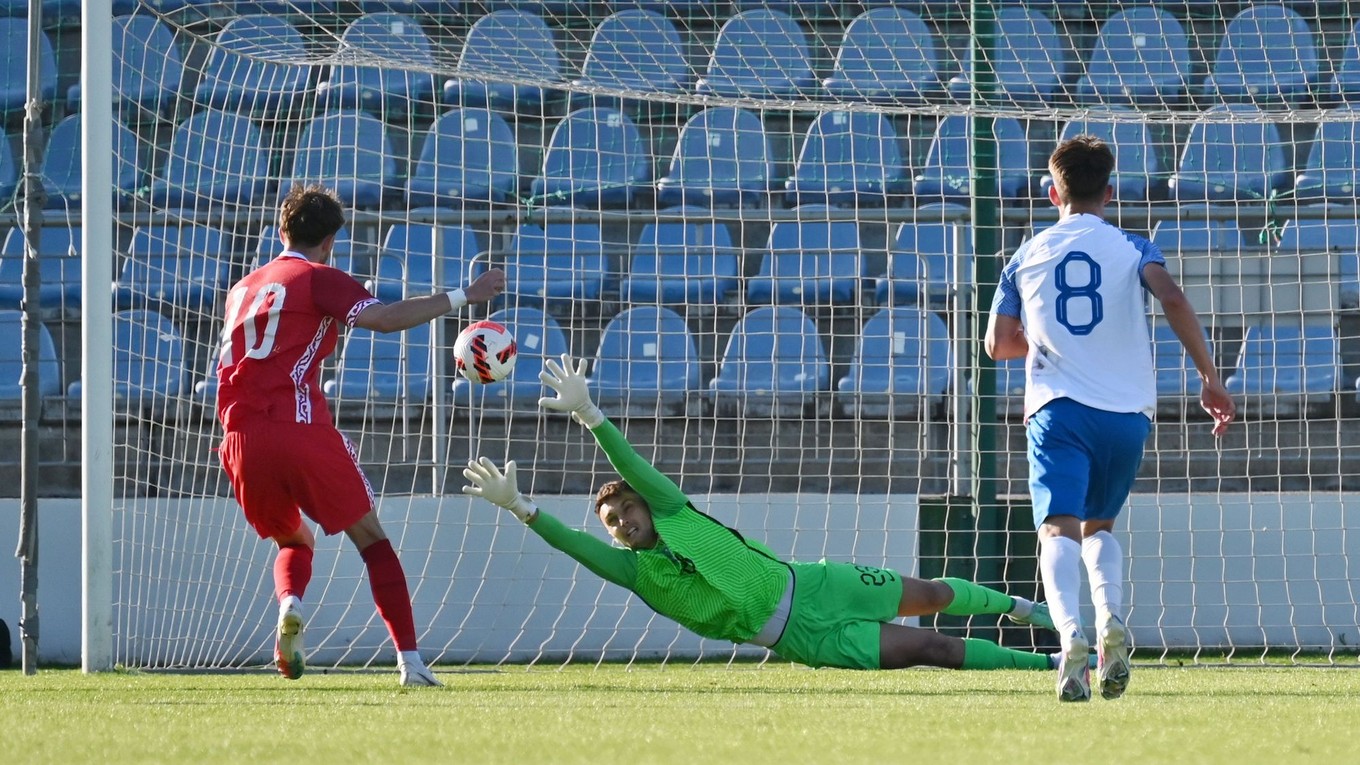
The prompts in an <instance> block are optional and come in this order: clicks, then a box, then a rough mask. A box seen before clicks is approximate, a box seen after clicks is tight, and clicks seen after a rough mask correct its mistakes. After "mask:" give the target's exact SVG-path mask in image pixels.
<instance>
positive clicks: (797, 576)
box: [772, 560, 902, 669]
mask: <svg viewBox="0 0 1360 765" xmlns="http://www.w3.org/2000/svg"><path fill="white" fill-rule="evenodd" d="M790 566H792V568H793V576H794V585H793V587H794V589H793V604H792V606H791V608H790V609H789V622H788V624H787V625H786V626H785V627H784V634H783V635H782V636H781V637H780V638H779V642H777V643H775V644H774V646H773V649H772V650H774V652H775V653H777V654H779V655H780V656H782V657H784V658H785V659H788V660H789V661H796V662H798V663H799V664H806V665H808V666H809V667H841V668H843V669H878V667H879V661H878V649H879V629H880V628H881V626H882V624H883V623H884V622H887V621H892V620H893V619H895V618H897V609H898V607H899V606H900V605H901V602H902V577H901V576H899V575H898V574H897V572H896V571H893V570H892V569H887V568H876V567H874V566H859V565H855V564H853V563H836V562H828V561H826V560H822V561H820V562H818V563H791V564H790Z"/></svg>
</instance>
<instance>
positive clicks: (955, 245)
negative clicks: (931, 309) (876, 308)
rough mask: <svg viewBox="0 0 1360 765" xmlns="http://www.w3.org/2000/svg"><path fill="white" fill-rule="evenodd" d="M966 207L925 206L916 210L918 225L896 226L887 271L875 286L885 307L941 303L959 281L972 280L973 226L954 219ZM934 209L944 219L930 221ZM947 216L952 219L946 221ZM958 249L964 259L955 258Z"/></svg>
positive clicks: (875, 297) (878, 296)
mask: <svg viewBox="0 0 1360 765" xmlns="http://www.w3.org/2000/svg"><path fill="white" fill-rule="evenodd" d="M967 211H968V209H967V208H966V207H963V206H962V205H956V204H933V205H925V206H922V207H920V208H917V216H918V217H917V220H916V222H915V223H910V222H908V223H903V224H901V225H900V226H898V227H897V234H896V235H895V236H894V237H893V242H892V245H891V246H890V248H889V250H888V267H887V272H886V273H885V274H884V276H882V277H881V278H879V279H878V280H877V283H876V284H875V285H874V286H875V289H874V299H875V300H876V301H877V302H878V303H879V304H880V305H915V304H928V305H933V306H941V305H943V304H944V303H945V301H946V300H947V299H948V298H949V296H950V295H952V294H953V293H954V289H955V285H959V284H963V283H965V282H966V281H967V280H968V279H970V278H971V277H970V276H969V275H970V274H971V273H972V261H973V230H972V226H970V225H969V224H968V223H967V222H965V221H960V220H958V219H957V218H956V217H954V216H955V215H956V214H958V213H966V212H967ZM935 212H938V213H940V217H939V220H931V219H930V218H931V217H933V216H932V213H935ZM946 216H949V217H950V218H951V220H948V221H946V220H945V217H946ZM960 245H961V246H962V249H961V250H960V249H959V247H960ZM956 252H958V253H960V254H961V255H962V257H961V258H956V257H955V253H956Z"/></svg>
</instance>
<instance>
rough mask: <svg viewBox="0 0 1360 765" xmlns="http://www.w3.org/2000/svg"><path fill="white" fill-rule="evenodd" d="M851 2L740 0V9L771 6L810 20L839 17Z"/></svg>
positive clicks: (835, 0) (831, 0)
mask: <svg viewBox="0 0 1360 765" xmlns="http://www.w3.org/2000/svg"><path fill="white" fill-rule="evenodd" d="M847 5H849V3H845V2H838V1H837V0H739V2H737V3H736V7H737V10H738V11H748V10H752V9H758V8H771V9H774V10H777V11H779V12H781V13H787V14H790V15H797V16H800V17H802V18H805V19H808V20H815V19H820V18H829V19H834V18H839V17H840V15H841V11H842V10H843V9H844V8H845V6H847Z"/></svg>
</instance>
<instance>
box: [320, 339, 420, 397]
mask: <svg viewBox="0 0 1360 765" xmlns="http://www.w3.org/2000/svg"><path fill="white" fill-rule="evenodd" d="M431 361H432V357H431V344H430V325H429V324H420V325H417V326H415V327H412V328H411V329H408V330H406V331H405V332H392V333H388V334H381V333H377V332H373V331H372V330H367V329H363V328H360V327H355V328H353V329H351V330H349V332H348V333H346V335H345V346H344V348H343V349H342V350H341V352H340V363H339V366H338V367H337V369H336V371H335V377H334V378H332V379H329V380H327V381H326V382H325V383H324V385H323V386H322V389H323V390H324V391H325V393H326V396H327V398H330V399H331V400H332V401H336V404H335V412H336V414H337V415H338V416H340V417H346V416H351V415H352V414H355V413H360V414H364V413H378V412H381V413H386V412H388V411H390V410H391V408H393V407H405V409H404V410H402V412H403V414H405V415H407V416H411V415H414V414H415V410H414V409H412V407H418V406H419V405H420V404H423V403H425V402H426V401H427V400H429V398H430V393H431V392H432V391H433V380H434V368H433V366H432V364H431ZM375 409H376V411H375Z"/></svg>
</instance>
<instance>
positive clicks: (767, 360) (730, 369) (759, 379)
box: [708, 305, 831, 418]
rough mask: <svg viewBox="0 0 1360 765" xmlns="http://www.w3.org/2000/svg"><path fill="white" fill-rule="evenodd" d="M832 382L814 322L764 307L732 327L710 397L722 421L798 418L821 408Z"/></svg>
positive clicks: (795, 310) (782, 309)
mask: <svg viewBox="0 0 1360 765" xmlns="http://www.w3.org/2000/svg"><path fill="white" fill-rule="evenodd" d="M830 381H831V366H830V363H829V362H828V359H827V355H826V350H825V348H824V347H823V346H822V338H821V336H820V335H818V333H817V327H816V325H814V324H813V323H812V320H811V319H810V318H808V316H807V315H806V314H804V313H803V312H802V311H801V310H799V309H798V308H795V307H793V306H787V305H776V306H764V307H761V308H756V309H754V310H752V311H751V312H750V313H748V314H746V315H745V316H743V317H742V318H741V320H740V321H738V322H737V325H736V326H735V327H733V329H732V334H731V335H730V336H729V337H728V339H727V345H726V347H725V348H724V349H723V352H722V357H721V358H720V360H719V362H718V374H717V376H716V377H715V378H713V381H712V382H710V383H709V387H708V396H709V400H710V401H711V402H712V405H713V411H714V412H715V413H716V414H717V415H718V416H720V417H725V416H738V417H762V418H767V417H802V416H804V415H806V414H810V413H812V412H813V411H816V410H823V409H824V407H823V406H821V403H820V402H821V394H822V393H824V392H825V391H827V390H829V387H830Z"/></svg>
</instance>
